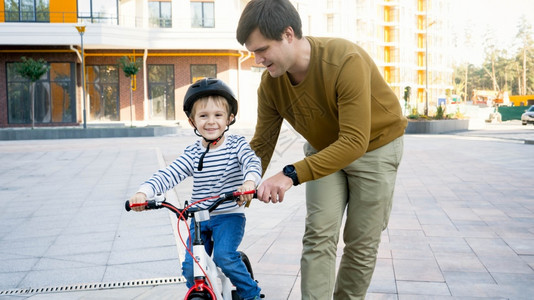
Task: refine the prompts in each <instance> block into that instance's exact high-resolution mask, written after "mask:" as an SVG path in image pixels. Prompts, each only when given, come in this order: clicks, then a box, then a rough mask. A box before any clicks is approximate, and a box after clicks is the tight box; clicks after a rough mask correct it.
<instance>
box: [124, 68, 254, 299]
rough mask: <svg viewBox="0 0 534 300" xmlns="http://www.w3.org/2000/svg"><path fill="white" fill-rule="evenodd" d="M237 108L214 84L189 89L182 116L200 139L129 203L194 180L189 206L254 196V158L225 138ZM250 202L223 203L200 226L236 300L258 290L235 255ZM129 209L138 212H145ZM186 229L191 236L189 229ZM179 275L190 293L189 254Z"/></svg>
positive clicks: (241, 141)
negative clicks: (232, 196) (221, 198)
mask: <svg viewBox="0 0 534 300" xmlns="http://www.w3.org/2000/svg"><path fill="white" fill-rule="evenodd" d="M237 106H238V105H237V100H236V99H235V97H234V95H233V93H232V91H231V89H230V88H229V87H228V86H227V85H226V84H225V83H224V82H222V81H221V80H219V79H214V78H204V79H201V80H199V81H197V82H195V83H194V84H192V85H191V86H190V87H189V89H188V90H187V93H186V95H185V99H184V112H185V114H186V115H187V117H188V118H189V124H191V126H192V127H193V128H194V130H195V134H196V135H198V136H199V137H202V139H200V140H198V141H197V142H196V143H194V144H192V145H190V146H188V147H186V149H185V150H184V153H183V154H182V155H181V156H180V157H178V158H177V159H176V160H175V161H174V162H173V163H172V164H171V165H169V166H168V167H166V168H164V169H161V170H159V171H158V172H156V173H155V174H154V175H153V176H152V177H151V178H150V179H148V180H147V181H146V182H145V183H143V184H142V185H141V187H140V188H139V190H138V192H137V193H136V194H135V195H133V196H132V198H131V199H130V203H132V204H134V203H142V202H145V201H146V199H147V198H148V199H150V198H153V197H154V195H155V194H156V193H164V192H166V191H168V190H170V189H171V188H173V187H174V186H176V185H177V184H179V183H180V182H182V181H183V180H184V179H185V178H187V177H189V176H193V196H192V199H191V203H193V202H195V201H197V200H200V199H203V198H207V197H210V196H213V195H218V194H222V193H226V192H231V191H234V190H238V191H249V190H254V189H255V188H256V186H257V185H258V183H259V182H260V179H261V172H262V167H261V162H260V160H259V158H258V157H257V156H256V155H255V154H254V151H252V150H251V149H250V146H249V145H248V143H247V142H246V141H245V138H244V137H242V136H237V135H228V136H225V135H224V133H225V132H226V131H228V129H229V127H230V125H232V124H233V123H234V122H235V116H236V114H237ZM251 199H252V195H243V196H241V197H240V199H239V201H238V202H237V203H236V202H225V203H222V204H221V205H219V206H218V207H217V208H216V209H215V210H214V211H212V212H211V213H210V220H209V221H206V222H203V223H202V226H201V230H202V239H203V241H204V243H205V247H206V251H207V252H208V254H211V252H212V251H213V252H214V253H213V259H214V261H215V263H216V264H217V265H218V266H219V267H220V268H221V269H222V271H223V272H224V274H225V275H226V276H227V277H228V278H230V281H231V282H232V284H233V285H235V286H236V289H237V293H238V295H239V296H240V297H241V299H245V300H248V299H259V298H260V288H259V287H258V284H257V283H256V281H254V280H253V279H252V278H251V276H250V274H249V273H248V271H247V269H246V267H245V264H244V263H243V262H242V260H241V257H240V255H239V253H238V252H237V247H238V246H239V244H240V243H241V240H242V238H243V234H244V231H245V214H244V205H243V204H244V203H246V202H247V201H250V200H251ZM211 201H214V200H211ZM210 204H211V202H210V201H209V200H208V201H205V202H201V203H199V204H197V205H199V206H205V207H207V206H209V205H210ZM132 209H134V210H136V211H140V210H143V209H144V208H143V207H135V208H132ZM191 224H192V225H191V228H190V229H191V233H193V232H194V223H193V222H191ZM188 244H189V241H188ZM213 245H217V246H216V247H213ZM182 272H183V275H184V277H185V278H186V279H187V286H188V287H189V288H190V287H191V286H193V285H194V281H193V259H192V257H191V255H190V254H189V253H186V258H185V261H184V262H183V264H182Z"/></svg>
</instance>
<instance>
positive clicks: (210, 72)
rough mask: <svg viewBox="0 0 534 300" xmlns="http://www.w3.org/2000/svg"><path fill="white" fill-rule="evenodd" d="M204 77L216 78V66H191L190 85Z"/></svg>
mask: <svg viewBox="0 0 534 300" xmlns="http://www.w3.org/2000/svg"><path fill="white" fill-rule="evenodd" d="M205 77H211V78H217V65H191V83H193V82H196V81H197V80H199V79H202V78H205Z"/></svg>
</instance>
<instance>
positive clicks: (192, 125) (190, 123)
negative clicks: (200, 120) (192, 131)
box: [187, 118, 197, 128]
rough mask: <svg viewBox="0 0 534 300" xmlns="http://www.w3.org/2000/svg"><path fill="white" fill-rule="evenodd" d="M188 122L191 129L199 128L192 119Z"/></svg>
mask: <svg viewBox="0 0 534 300" xmlns="http://www.w3.org/2000/svg"><path fill="white" fill-rule="evenodd" d="M187 120H188V121H189V125H191V127H193V128H197V127H196V126H195V122H193V120H191V118H188V119H187Z"/></svg>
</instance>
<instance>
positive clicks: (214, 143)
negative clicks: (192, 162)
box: [195, 125, 230, 171]
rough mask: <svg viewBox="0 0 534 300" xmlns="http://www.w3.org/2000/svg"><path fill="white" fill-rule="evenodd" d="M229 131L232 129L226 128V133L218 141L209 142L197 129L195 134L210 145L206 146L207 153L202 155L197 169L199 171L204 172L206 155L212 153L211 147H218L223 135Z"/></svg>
mask: <svg viewBox="0 0 534 300" xmlns="http://www.w3.org/2000/svg"><path fill="white" fill-rule="evenodd" d="M228 129H230V126H229V125H227V126H226V129H225V130H224V132H223V133H222V134H221V135H220V136H219V137H218V138H216V139H214V140H209V139H207V138H205V137H203V136H202V135H201V134H200V132H198V129H197V128H196V127H195V134H196V135H197V136H199V137H202V138H203V139H204V141H206V142H207V143H208V145H207V146H206V151H205V152H204V153H202V155H201V156H200V159H199V160H198V167H197V169H198V170H199V171H202V169H203V168H204V157H205V156H206V154H207V153H208V152H209V151H210V146H211V145H217V143H218V142H219V141H220V140H221V139H222V137H223V135H224V133H225V132H227V131H228Z"/></svg>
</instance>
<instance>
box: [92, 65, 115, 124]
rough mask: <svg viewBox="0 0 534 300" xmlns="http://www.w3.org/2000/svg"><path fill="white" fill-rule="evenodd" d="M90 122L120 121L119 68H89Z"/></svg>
mask: <svg viewBox="0 0 534 300" xmlns="http://www.w3.org/2000/svg"><path fill="white" fill-rule="evenodd" d="M86 72H87V77H86V80H87V82H86V86H87V95H88V96H89V105H88V120H91V121H94V120H98V121H118V120H119V68H118V66H117V65H102V66H87V71H86Z"/></svg>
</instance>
